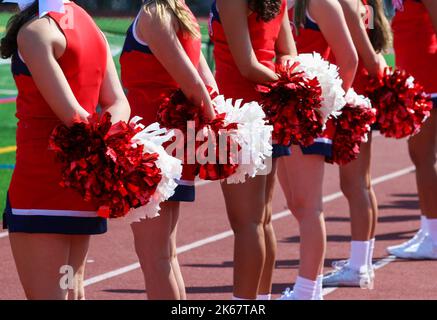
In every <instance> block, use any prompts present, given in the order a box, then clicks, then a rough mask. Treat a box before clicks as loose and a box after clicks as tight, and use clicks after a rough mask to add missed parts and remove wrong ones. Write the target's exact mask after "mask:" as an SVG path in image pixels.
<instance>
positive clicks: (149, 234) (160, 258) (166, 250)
mask: <svg viewBox="0 0 437 320" xmlns="http://www.w3.org/2000/svg"><path fill="white" fill-rule="evenodd" d="M178 205H179V204H178V203H175V202H166V203H163V204H161V216H159V217H158V218H155V219H146V220H142V221H141V222H135V223H133V224H132V225H131V227H132V231H133V235H134V241H135V250H136V253H137V255H138V258H139V260H140V264H141V268H142V270H143V274H144V279H145V281H146V289H147V296H148V298H149V299H150V300H180V299H181V296H180V291H179V286H178V282H177V280H176V278H175V275H174V272H173V270H172V266H171V259H172V256H171V255H172V253H171V233H172V225H173V222H172V220H173V214H172V213H173V212H174V210H175V207H176V206H178Z"/></svg>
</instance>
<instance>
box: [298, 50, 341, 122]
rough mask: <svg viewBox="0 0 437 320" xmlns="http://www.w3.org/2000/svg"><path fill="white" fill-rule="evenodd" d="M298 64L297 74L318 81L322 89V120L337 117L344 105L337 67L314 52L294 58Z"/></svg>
mask: <svg viewBox="0 0 437 320" xmlns="http://www.w3.org/2000/svg"><path fill="white" fill-rule="evenodd" d="M296 61H297V62H299V63H300V65H299V66H297V68H296V71H297V72H302V71H303V72H305V73H306V74H307V76H308V77H309V78H315V77H317V79H318V80H319V83H320V86H321V88H322V108H321V110H320V112H321V114H322V116H323V119H324V120H325V123H326V121H327V120H328V118H329V116H331V115H332V116H334V117H336V116H338V114H339V110H340V109H341V108H343V106H344V105H345V104H346V101H345V98H344V96H345V92H344V90H343V87H342V85H343V80H342V79H341V78H340V75H339V74H338V67H337V66H336V65H335V64H331V63H329V62H328V61H326V60H325V59H323V58H322V56H321V55H320V54H318V53H316V52H314V53H313V54H300V55H298V56H297V57H296Z"/></svg>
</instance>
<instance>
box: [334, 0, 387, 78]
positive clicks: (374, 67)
mask: <svg viewBox="0 0 437 320" xmlns="http://www.w3.org/2000/svg"><path fill="white" fill-rule="evenodd" d="M339 2H340V4H341V6H342V8H343V12H344V15H345V17H346V22H347V25H348V27H349V31H350V33H351V35H352V39H353V41H354V44H355V47H356V49H357V51H358V55H359V56H360V58H361V60H362V61H363V64H364V67H365V68H366V70H367V71H368V72H369V74H371V75H378V74H379V73H380V72H382V71H383V70H384V68H385V67H386V66H387V64H386V63H385V61H384V60H381V59H380V56H379V55H378V53H377V52H376V51H375V49H374V48H373V46H372V43H371V41H370V39H369V36H368V35H367V30H366V26H365V24H364V21H363V19H362V17H361V9H362V6H361V0H340V1H339Z"/></svg>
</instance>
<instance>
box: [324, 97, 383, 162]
mask: <svg viewBox="0 0 437 320" xmlns="http://www.w3.org/2000/svg"><path fill="white" fill-rule="evenodd" d="M346 102H347V104H346V105H345V106H344V107H343V108H342V110H341V114H340V115H339V116H338V117H337V118H333V121H334V122H335V126H336V130H335V135H334V139H333V145H332V158H331V159H327V162H329V163H337V164H339V165H346V164H348V163H349V162H351V161H353V160H356V159H357V158H358V155H359V153H360V147H361V143H362V142H367V135H368V133H369V131H370V130H371V125H372V124H373V123H374V122H375V121H376V110H375V109H374V108H372V105H371V103H370V100H369V99H367V98H365V97H364V96H360V95H358V94H357V93H356V92H355V91H354V90H353V89H350V90H349V91H348V93H347V95H346Z"/></svg>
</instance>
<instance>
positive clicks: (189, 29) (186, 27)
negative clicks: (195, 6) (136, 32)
mask: <svg viewBox="0 0 437 320" xmlns="http://www.w3.org/2000/svg"><path fill="white" fill-rule="evenodd" d="M152 5H154V6H155V7H156V10H157V12H158V15H159V17H160V18H163V17H164V16H165V11H166V10H169V11H170V12H172V13H173V14H174V15H175V17H176V19H177V20H178V23H179V26H180V28H181V29H182V30H183V31H184V32H186V33H188V34H190V35H191V36H193V37H195V38H200V36H201V35H200V32H199V26H198V24H197V23H196V21H195V20H193V17H192V15H191V13H190V12H189V11H188V10H187V8H186V7H185V6H184V5H182V4H181V3H180V2H179V1H178V0H147V1H145V2H144V6H143V9H144V11H146V12H148V13H149V12H150V7H151V6H152Z"/></svg>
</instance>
